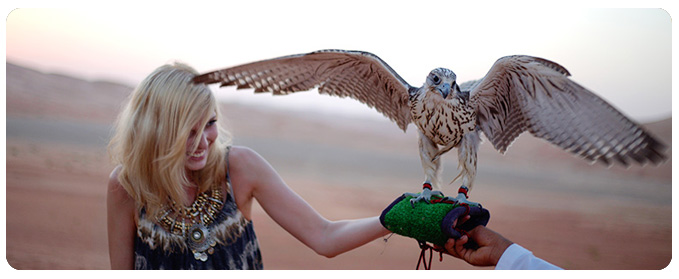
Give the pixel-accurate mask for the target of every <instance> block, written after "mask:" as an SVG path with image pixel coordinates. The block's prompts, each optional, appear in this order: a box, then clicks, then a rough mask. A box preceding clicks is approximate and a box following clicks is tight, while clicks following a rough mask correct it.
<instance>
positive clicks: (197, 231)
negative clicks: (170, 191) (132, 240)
mask: <svg viewBox="0 0 679 279" xmlns="http://www.w3.org/2000/svg"><path fill="white" fill-rule="evenodd" d="M223 205H224V202H223V201H222V191H221V189H219V188H215V189H212V190H211V191H208V192H203V193H201V194H199V195H198V196H196V200H195V201H193V203H192V204H191V206H190V207H179V206H177V205H176V203H174V202H173V206H172V207H167V206H166V207H165V208H163V209H162V210H161V212H160V214H159V215H158V216H157V217H156V221H157V222H158V224H160V226H162V227H163V229H165V230H166V231H168V232H170V233H172V234H175V235H179V236H182V237H184V238H185V240H186V243H187V244H188V246H189V248H190V249H191V252H193V257H194V258H195V259H196V260H201V261H207V254H212V253H213V252H214V248H213V247H214V246H215V245H216V244H217V242H216V241H215V237H214V235H213V234H214V233H213V232H212V231H210V229H208V226H209V225H210V224H212V222H214V221H215V219H216V216H217V214H218V213H219V211H220V210H221V208H222V206H223ZM175 209H179V211H178V212H176V211H175ZM206 252H207V254H206Z"/></svg>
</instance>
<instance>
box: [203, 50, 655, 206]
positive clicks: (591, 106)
mask: <svg viewBox="0 0 679 279" xmlns="http://www.w3.org/2000/svg"><path fill="white" fill-rule="evenodd" d="M569 76H570V73H569V72H568V71H567V70H566V68H564V67H563V66H561V65H559V64H557V63H555V62H552V61H549V60H546V59H543V58H538V57H532V56H526V55H514V56H506V57H502V58H500V59H498V60H497V61H496V62H495V64H494V65H493V66H492V67H491V68H490V70H489V71H488V73H487V74H486V76H485V77H483V78H482V79H479V80H476V81H471V82H466V83H464V84H458V82H457V77H456V75H455V73H454V72H453V71H451V70H449V69H446V68H436V69H434V70H432V71H431V72H430V73H429V74H428V75H427V77H426V79H425V80H424V84H423V85H422V86H421V87H414V86H411V85H410V84H408V83H407V82H406V81H405V80H404V79H403V78H401V76H399V75H398V73H396V71H394V70H393V69H392V68H391V67H390V66H389V65H388V64H387V63H386V62H384V61H383V60H382V59H381V58H379V57H378V56H376V55H374V54H372V53H369V52H364V51H346V50H320V51H315V52H311V53H306V54H297V55H290V56H284V57H279V58H273V59H269V60H262V61H258V62H253V63H248V64H243V65H240V66H235V67H231V68H226V69H222V70H217V71H213V72H209V73H205V74H202V75H199V76H196V77H195V78H194V82H195V83H205V84H212V83H220V84H221V87H223V86H237V88H238V89H243V88H254V91H255V92H256V93H260V92H272V93H273V94H274V95H286V94H290V93H294V92H300V91H308V90H311V89H314V88H318V92H319V93H322V94H328V95H332V96H339V97H351V98H353V99H356V100H358V101H360V102H362V103H364V104H366V105H368V106H369V107H372V108H374V109H376V110H377V111H379V112H381V113H382V114H384V115H385V116H386V117H388V118H389V119H391V120H392V121H394V122H396V124H397V125H398V127H399V128H401V129H402V130H403V131H404V132H405V131H406V129H407V126H408V125H409V124H410V123H414V124H415V126H417V128H418V136H419V140H418V142H419V150H420V160H421V163H422V168H423V170H424V182H423V190H422V192H420V193H419V194H410V193H407V194H408V195H410V196H415V197H416V198H415V199H411V202H416V201H419V200H424V201H426V202H429V200H430V199H432V196H443V194H442V193H441V192H440V191H439V190H440V189H441V179H440V176H441V172H442V167H441V155H443V154H445V153H446V152H448V151H450V150H451V149H453V148H457V153H458V169H459V170H460V172H459V174H458V175H457V177H456V178H455V179H454V180H453V182H454V181H455V180H457V179H459V178H462V186H461V187H460V188H459V190H458V195H457V197H455V198H448V199H450V200H452V201H454V202H459V203H466V204H476V203H474V202H471V201H468V200H467V198H468V192H469V191H471V189H472V186H473V183H474V178H475V176H476V165H477V160H476V157H477V151H478V147H479V144H480V143H481V137H480V134H481V133H483V134H484V135H485V136H486V138H488V140H489V141H490V142H491V143H492V145H493V147H494V148H495V149H496V150H497V151H499V152H500V153H502V154H504V153H505V151H506V150H507V148H508V147H509V146H510V145H511V143H512V142H513V141H514V140H515V139H516V138H517V137H518V136H519V135H520V134H521V133H523V132H526V131H528V132H529V133H531V134H532V135H533V136H536V137H539V138H542V139H545V140H547V141H548V142H550V143H552V144H554V145H556V146H559V147H560V148H562V149H564V150H566V151H568V152H570V153H573V154H575V155H577V156H579V157H582V158H584V159H585V160H588V161H590V162H591V163H594V162H601V163H603V164H605V165H607V166H608V165H611V164H621V165H624V166H628V165H629V164H630V163H638V164H641V165H644V164H647V163H651V164H656V165H657V164H659V163H661V162H663V161H664V160H665V159H666V157H665V155H664V154H663V151H664V149H665V146H664V145H663V144H662V143H660V142H659V141H658V140H656V139H655V138H654V137H653V136H651V135H650V134H649V133H648V132H647V131H645V130H644V129H643V128H642V127H640V126H639V125H637V124H636V123H634V122H633V121H632V120H630V119H628V118H627V117H625V116H624V115H623V114H622V113H621V112H619V111H618V110H617V109H615V108H614V107H613V106H611V105H610V104H608V103H607V102H606V101H604V100H603V99H601V98H600V97H598V96H597V95H595V94H594V93H592V92H590V91H589V90H587V89H585V88H584V87H582V86H580V85H579V84H577V83H576V82H574V81H572V80H571V79H569ZM451 183H452V182H451Z"/></svg>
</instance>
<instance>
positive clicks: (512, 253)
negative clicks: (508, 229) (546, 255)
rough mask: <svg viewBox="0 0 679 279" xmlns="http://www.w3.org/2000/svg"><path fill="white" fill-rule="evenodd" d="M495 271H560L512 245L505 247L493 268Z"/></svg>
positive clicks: (525, 250) (518, 246) (519, 247)
mask: <svg viewBox="0 0 679 279" xmlns="http://www.w3.org/2000/svg"><path fill="white" fill-rule="evenodd" d="M495 269H496V270H503V269H504V270H509V269H512V270H515V269H523V270H526V269H528V270H538V269H540V270H542V269H562V268H560V267H558V266H555V265H553V264H551V263H548V262H546V261H544V260H542V259H540V258H538V257H536V256H534V255H533V252H531V251H528V250H527V249H526V248H523V247H521V246H520V245H518V244H516V243H514V244H512V245H510V246H509V247H507V250H505V252H504V253H503V254H502V256H501V257H500V260H499V261H498V262H497V265H496V266H495Z"/></svg>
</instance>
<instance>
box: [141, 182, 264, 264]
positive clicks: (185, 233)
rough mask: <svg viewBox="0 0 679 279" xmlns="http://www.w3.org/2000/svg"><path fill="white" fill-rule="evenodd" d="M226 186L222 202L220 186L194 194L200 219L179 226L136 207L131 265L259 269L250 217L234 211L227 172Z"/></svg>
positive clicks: (257, 246) (234, 203)
mask: <svg viewBox="0 0 679 279" xmlns="http://www.w3.org/2000/svg"><path fill="white" fill-rule="evenodd" d="M227 188H228V189H229V192H228V193H227V195H226V199H225V200H223V199H222V197H221V193H220V192H221V191H220V190H212V191H210V192H208V193H203V194H201V195H199V196H198V197H197V198H196V201H195V202H194V204H193V207H194V208H195V207H196V205H197V204H198V208H197V210H196V211H195V212H196V213H195V215H196V216H198V215H200V217H199V220H201V222H198V223H197V224H179V223H176V222H172V221H169V220H170V219H167V218H164V216H162V215H161V217H158V218H154V217H149V216H146V214H145V212H144V210H142V212H140V214H139V221H138V223H137V233H136V236H135V239H134V257H135V260H134V268H135V269H262V268H263V264H262V256H261V252H260V250H259V243H258V242H257V237H256V236H255V231H254V229H253V226H252V221H248V220H247V219H245V217H244V216H243V215H242V214H241V212H240V211H239V210H238V207H237V206H236V202H235V200H234V198H233V191H232V190H231V189H232V188H231V183H230V181H229V179H228V175H227ZM218 200H219V202H217V201H218ZM220 207H221V208H220ZM166 213H167V212H166ZM204 224H207V225H204Z"/></svg>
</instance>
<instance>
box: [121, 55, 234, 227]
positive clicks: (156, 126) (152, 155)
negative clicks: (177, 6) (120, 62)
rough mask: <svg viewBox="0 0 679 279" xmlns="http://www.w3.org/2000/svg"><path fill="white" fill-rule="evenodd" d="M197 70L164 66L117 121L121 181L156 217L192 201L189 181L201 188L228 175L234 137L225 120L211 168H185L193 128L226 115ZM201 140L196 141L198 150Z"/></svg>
mask: <svg viewBox="0 0 679 279" xmlns="http://www.w3.org/2000/svg"><path fill="white" fill-rule="evenodd" d="M197 74H198V73H197V72H196V71H195V70H194V69H192V68H191V67H189V66H188V65H185V64H181V63H174V64H171V65H164V66H161V67H159V68H158V69H156V70H155V71H153V73H151V74H150V75H149V76H148V77H146V78H145V79H144V80H143V81H142V82H141V83H140V84H139V86H137V88H135V89H134V91H133V92H132V94H131V95H130V98H129V101H128V103H127V105H126V106H125V108H124V109H123V110H122V112H121V113H120V115H119V116H118V120H117V121H116V128H115V134H114V136H113V137H112V139H111V141H110V143H109V146H108V148H109V155H110V156H111V159H112V160H113V162H114V163H115V164H116V165H120V170H119V172H118V181H119V183H120V184H121V185H122V186H123V188H124V189H125V190H126V191H127V193H128V194H129V195H130V196H131V197H132V198H133V199H134V200H135V201H136V202H137V206H138V209H141V208H144V209H145V210H146V212H147V214H150V215H151V216H153V215H155V214H157V213H158V211H159V210H160V209H161V208H162V207H163V206H166V205H169V206H175V207H178V205H183V204H184V203H186V202H187V201H188V197H187V195H186V192H185V190H184V188H183V186H184V185H192V184H195V185H197V186H198V193H200V192H203V191H206V190H209V189H210V188H211V187H215V186H219V185H220V184H221V183H222V182H223V181H224V179H225V176H226V162H225V152H226V146H228V145H229V144H231V137H230V135H229V134H228V133H227V132H226V131H225V130H224V129H222V128H221V125H217V126H218V127H219V136H218V137H217V139H216V140H215V141H214V142H213V144H212V145H211V146H210V148H209V150H208V157H207V164H206V165H205V167H204V168H203V169H201V170H198V171H194V172H191V173H190V177H189V175H187V171H186V169H185V162H186V144H187V140H188V138H189V134H190V132H191V129H192V128H193V127H194V125H196V123H201V124H202V125H199V127H200V128H199V129H200V130H199V131H196V132H197V134H202V132H203V129H204V128H205V125H206V124H207V123H208V121H209V120H210V118H211V117H212V112H214V113H215V114H216V115H217V119H221V113H220V111H219V106H218V104H217V101H216V99H215V97H214V95H213V94H212V92H211V91H210V89H209V88H208V87H207V86H206V85H203V84H194V83H193V82H192V79H193V77H194V76H196V75H197ZM197 145H198V141H195V143H194V146H193V150H195V149H196V148H197ZM174 204H176V205H174Z"/></svg>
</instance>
